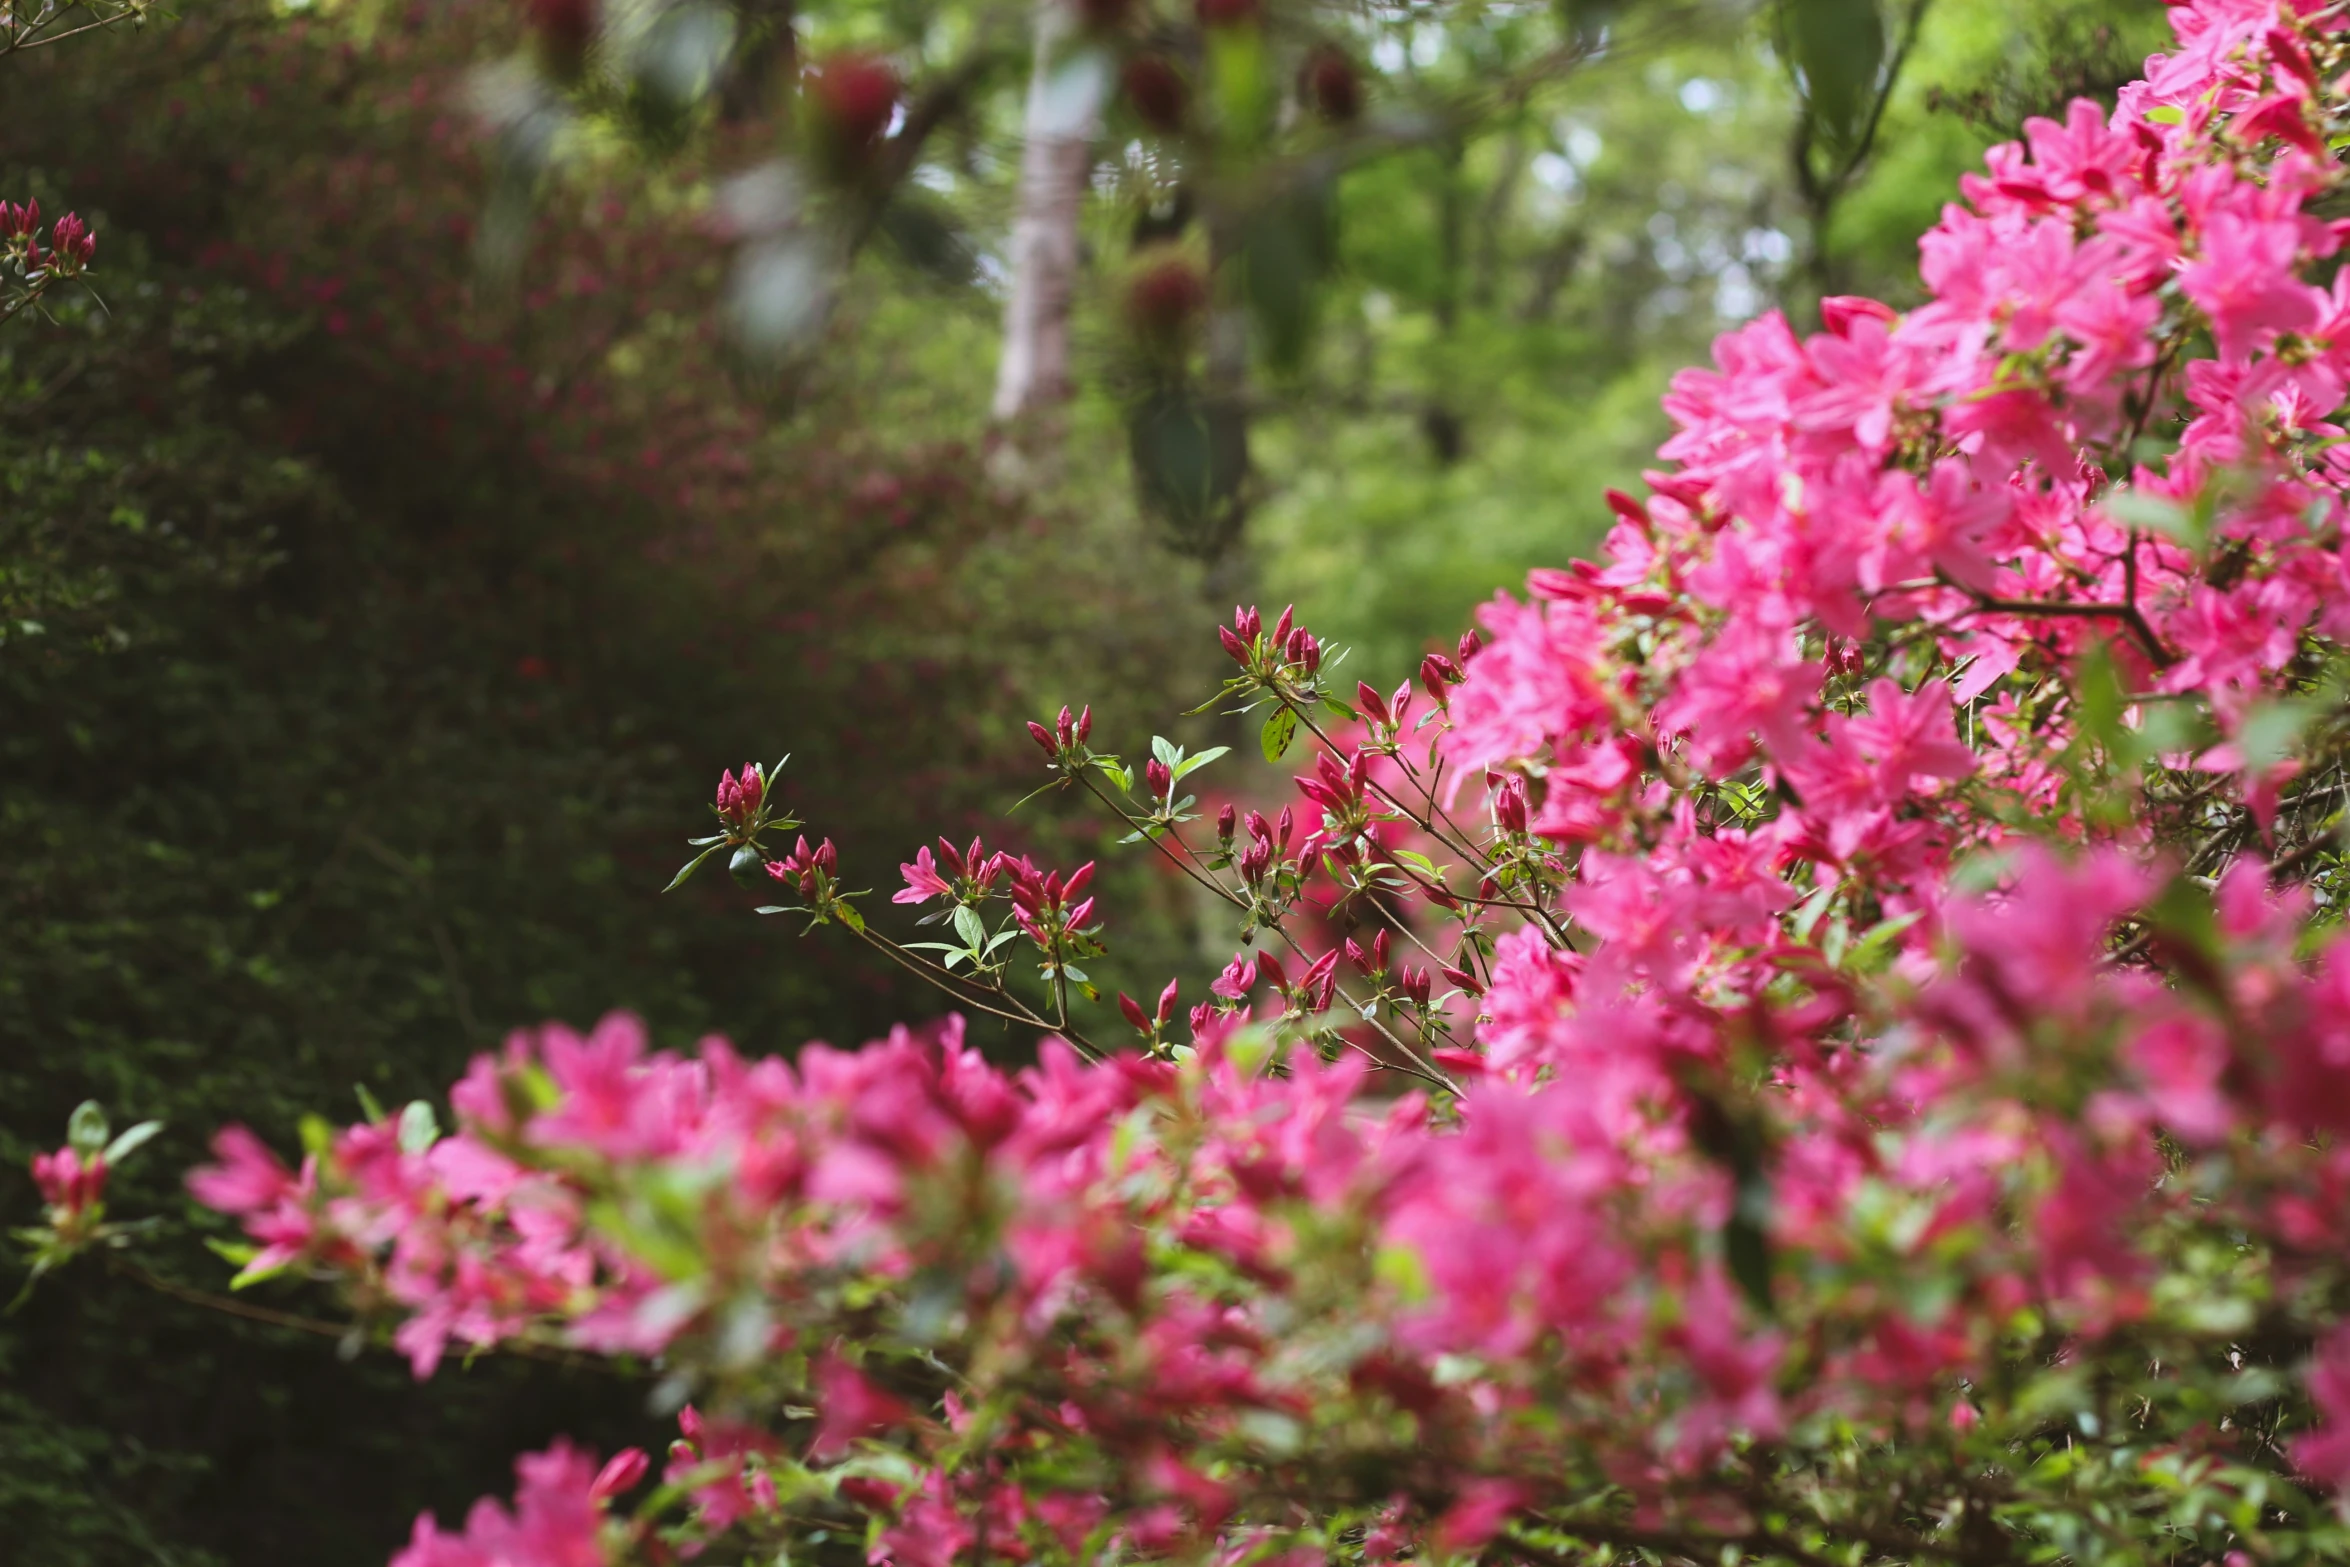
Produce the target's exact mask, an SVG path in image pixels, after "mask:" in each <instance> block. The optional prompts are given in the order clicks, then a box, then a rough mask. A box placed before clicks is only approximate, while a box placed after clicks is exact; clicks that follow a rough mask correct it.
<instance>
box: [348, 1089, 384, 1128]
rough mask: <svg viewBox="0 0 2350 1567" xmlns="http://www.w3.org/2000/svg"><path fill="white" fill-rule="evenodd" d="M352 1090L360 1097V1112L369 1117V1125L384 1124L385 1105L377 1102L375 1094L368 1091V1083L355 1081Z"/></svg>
mask: <svg viewBox="0 0 2350 1567" xmlns="http://www.w3.org/2000/svg"><path fill="white" fill-rule="evenodd" d="M351 1092H352V1093H353V1094H354V1095H356V1096H357V1097H358V1100H359V1113H360V1114H361V1115H363V1116H365V1117H367V1124H368V1125H369V1126H381V1125H383V1120H384V1107H383V1106H382V1105H380V1104H377V1103H376V1102H375V1095H373V1094H371V1093H369V1092H368V1091H367V1085H366V1084H365V1083H353V1084H352V1085H351Z"/></svg>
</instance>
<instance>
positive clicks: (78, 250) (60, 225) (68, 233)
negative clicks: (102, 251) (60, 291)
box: [49, 212, 98, 277]
mask: <svg viewBox="0 0 2350 1567" xmlns="http://www.w3.org/2000/svg"><path fill="white" fill-rule="evenodd" d="M49 244H50V247H51V254H50V258H49V265H50V267H51V269H52V270H54V271H55V272H56V273H57V275H58V276H59V277H72V276H74V275H75V274H77V273H79V272H80V271H81V270H82V269H83V268H84V267H87V266H88V265H89V264H90V257H91V255H92V254H93V253H95V252H96V250H97V248H98V236H97V235H95V234H93V233H91V232H90V226H89V225H88V224H87V223H84V222H83V221H82V220H81V219H80V218H79V217H77V216H75V215H74V214H73V213H70V212H69V213H67V214H66V215H65V216H64V217H62V218H59V219H58V220H57V226H56V227H55V228H52V229H51V230H50V231H49Z"/></svg>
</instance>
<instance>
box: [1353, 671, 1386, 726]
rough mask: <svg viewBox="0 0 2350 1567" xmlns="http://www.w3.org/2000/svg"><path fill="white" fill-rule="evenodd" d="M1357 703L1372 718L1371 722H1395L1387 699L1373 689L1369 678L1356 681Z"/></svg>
mask: <svg viewBox="0 0 2350 1567" xmlns="http://www.w3.org/2000/svg"><path fill="white" fill-rule="evenodd" d="M1355 705H1356V706H1357V707H1359V708H1361V709H1362V710H1363V712H1364V714H1365V715H1366V716H1367V717H1369V718H1370V720H1371V722H1373V723H1375V724H1392V723H1394V722H1395V720H1394V718H1393V717H1391V716H1390V715H1389V713H1388V711H1387V699H1386V698H1385V697H1383V696H1381V695H1380V694H1379V693H1378V692H1376V691H1374V690H1372V689H1371V683H1370V682H1369V681H1368V680H1358V681H1356V682H1355Z"/></svg>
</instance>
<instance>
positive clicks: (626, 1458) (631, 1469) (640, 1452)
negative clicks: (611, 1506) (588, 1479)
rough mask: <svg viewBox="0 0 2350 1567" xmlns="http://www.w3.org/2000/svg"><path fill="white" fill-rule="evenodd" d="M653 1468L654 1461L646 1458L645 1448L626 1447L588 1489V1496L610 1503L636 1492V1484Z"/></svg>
mask: <svg viewBox="0 0 2350 1567" xmlns="http://www.w3.org/2000/svg"><path fill="white" fill-rule="evenodd" d="M652 1467H653V1461H652V1460H651V1459H649V1458H647V1457H646V1456H645V1451H644V1449H643V1448H641V1447H624V1448H622V1449H621V1450H620V1451H619V1452H617V1453H614V1454H613V1455H612V1461H611V1462H610V1463H607V1464H606V1465H604V1467H603V1468H602V1470H600V1471H599V1472H598V1473H597V1475H596V1478H595V1482H594V1483H593V1484H591V1485H590V1486H589V1487H588V1495H589V1496H591V1497H593V1498H594V1499H595V1500H597V1501H599V1502H608V1501H610V1500H612V1498H614V1497H616V1496H620V1495H623V1494H625V1493H627V1492H629V1491H631V1490H634V1489H635V1488H636V1483H637V1482H638V1481H639V1480H642V1479H643V1478H644V1477H645V1471H646V1470H648V1469H650V1468H652Z"/></svg>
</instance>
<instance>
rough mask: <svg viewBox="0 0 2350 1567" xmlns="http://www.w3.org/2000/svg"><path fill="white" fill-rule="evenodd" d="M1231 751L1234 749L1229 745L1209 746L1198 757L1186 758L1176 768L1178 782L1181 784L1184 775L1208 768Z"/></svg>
mask: <svg viewBox="0 0 2350 1567" xmlns="http://www.w3.org/2000/svg"><path fill="white" fill-rule="evenodd" d="M1231 749H1232V747H1230V746H1228V745H1212V746H1209V747H1208V748H1207V749H1206V750H1205V751H1202V752H1200V754H1199V755H1197V756H1187V757H1185V758H1184V759H1183V761H1182V763H1181V764H1180V765H1178V766H1176V767H1175V777H1176V780H1177V781H1178V782H1180V781H1181V780H1182V778H1183V776H1184V774H1186V773H1196V772H1198V771H1199V770H1200V769H1201V768H1203V767H1205V766H1207V765H1208V764H1209V763H1210V762H1212V761H1214V760H1216V758H1218V757H1220V756H1222V755H1224V754H1225V753H1226V752H1228V751H1230V750H1231Z"/></svg>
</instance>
